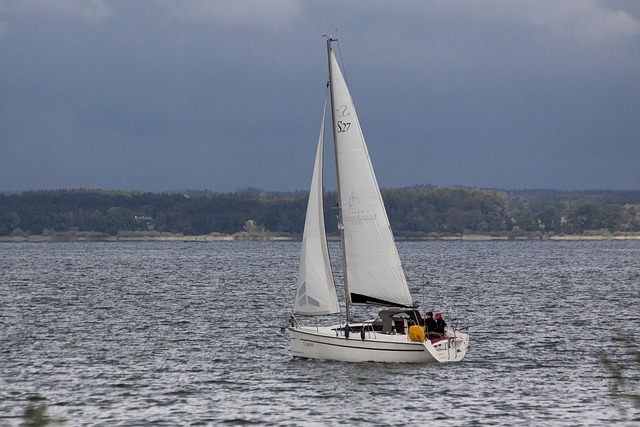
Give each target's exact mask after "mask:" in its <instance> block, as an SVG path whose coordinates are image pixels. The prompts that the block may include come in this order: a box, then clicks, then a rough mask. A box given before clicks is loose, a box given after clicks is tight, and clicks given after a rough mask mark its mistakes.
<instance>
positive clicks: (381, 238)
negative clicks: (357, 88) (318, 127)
mask: <svg viewBox="0 0 640 427" xmlns="http://www.w3.org/2000/svg"><path fill="white" fill-rule="evenodd" d="M329 61H330V65H329V66H330V73H329V74H330V76H331V81H330V86H331V101H332V103H331V104H332V105H331V106H332V108H333V111H332V114H333V126H334V140H335V141H334V142H335V150H336V171H337V174H338V192H339V195H340V214H341V226H342V231H343V252H344V253H343V256H344V265H345V266H346V274H345V276H346V277H345V283H346V288H347V289H348V294H349V295H348V298H349V299H350V301H351V303H352V304H380V305H397V306H411V305H412V304H413V298H412V297H411V293H410V292H409V287H408V286H407V281H406V278H405V275H404V270H403V268H402V264H401V262H400V256H399V255H398V250H397V248H396V245H395V242H394V239H393V234H392V232H391V226H390V224H389V219H388V218H387V213H386V211H385V208H384V203H383V201H382V196H381V195H380V189H379V187H378V183H377V181H376V177H375V174H374V172H373V167H372V165H371V159H370V157H369V152H368V150H367V145H366V143H365V140H364V136H363V134H362V130H361V128H360V122H359V121H358V116H357V114H356V110H355V107H354V104H353V100H352V99H351V95H350V93H349V89H348V88H347V84H346V82H345V80H344V77H343V75H342V72H341V71H340V67H339V66H338V62H337V60H336V57H335V54H334V53H333V50H332V49H330V51H329Z"/></svg>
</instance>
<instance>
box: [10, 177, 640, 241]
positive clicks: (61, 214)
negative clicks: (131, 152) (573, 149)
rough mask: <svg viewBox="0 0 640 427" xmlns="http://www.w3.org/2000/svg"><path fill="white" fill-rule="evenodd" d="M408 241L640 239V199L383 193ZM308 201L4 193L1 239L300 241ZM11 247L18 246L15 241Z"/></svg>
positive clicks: (329, 202) (287, 196)
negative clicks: (636, 235)
mask: <svg viewBox="0 0 640 427" xmlns="http://www.w3.org/2000/svg"><path fill="white" fill-rule="evenodd" d="M381 192H382V196H383V199H384V201H385V205H386V207H387V212H388V215H389V221H390V223H391V227H392V229H393V232H394V234H395V235H396V237H398V238H406V239H428V238H446V237H451V236H462V235H467V236H473V235H483V236H490V237H491V236H493V237H501V238H530V239H542V238H553V237H554V236H589V235H594V236H595V235H599V236H602V235H611V236H614V235H622V234H632V235H633V234H634V233H640V191H579V192H576V191H570V192H566V191H555V190H530V191H504V190H485V189H473V188H462V187H428V186H419V187H411V188H400V189H383V190H381ZM324 197H325V207H326V209H325V219H326V221H325V222H326V225H327V232H328V233H329V234H330V235H337V234H338V228H337V214H338V212H337V209H336V208H335V207H336V206H337V194H336V192H335V191H329V192H326V193H325V196H324ZM306 204H307V194H306V193H303V192H299V193H275V192H265V191H261V190H257V189H246V190H242V191H237V192H233V193H216V192H209V191H185V192H170V193H169V192H167V193H150V192H136V191H105V190H85V189H74V190H40V191H24V192H20V193H4V194H2V193H0V236H4V237H5V240H7V238H29V237H34V236H43V237H46V236H49V237H58V238H65V237H67V238H73V236H80V237H82V238H85V239H97V240H99V239H102V238H109V237H112V236H123V237H126V236H130V237H135V236H139V237H153V236H162V235H165V236H166V235H180V236H204V235H212V236H233V238H235V239H252V240H261V239H271V238H275V237H278V238H292V239H298V238H300V236H301V234H302V230H303V227H304V219H305V210H306ZM9 240H10V239H9Z"/></svg>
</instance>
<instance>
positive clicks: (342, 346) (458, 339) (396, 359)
mask: <svg viewBox="0 0 640 427" xmlns="http://www.w3.org/2000/svg"><path fill="white" fill-rule="evenodd" d="M354 326H355V325H354ZM336 330H338V331H339V332H338V334H336ZM288 331H289V336H290V338H291V350H292V352H293V357H299V358H305V359H322V360H336V361H341V362H392V363H447V362H458V361H460V360H462V359H463V358H464V356H465V354H467V349H468V347H469V336H468V335H467V334H464V333H459V332H458V333H456V335H455V336H451V337H447V338H446V339H443V340H440V341H437V342H435V343H431V341H429V340H425V342H424V343H423V342H414V341H410V340H409V338H408V336H407V335H405V334H393V335H392V334H382V333H380V332H373V331H369V332H366V333H365V338H364V339H362V337H361V335H360V333H353V332H352V333H351V334H350V336H349V338H346V337H345V336H344V335H343V334H342V331H341V330H340V325H334V326H324V327H311V326H290V327H289V328H288Z"/></svg>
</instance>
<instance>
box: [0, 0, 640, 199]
mask: <svg viewBox="0 0 640 427" xmlns="http://www.w3.org/2000/svg"><path fill="white" fill-rule="evenodd" d="M336 28H337V29H338V32H337V35H338V37H339V47H340V53H341V57H342V60H343V61H344V72H345V74H346V77H347V81H348V83H349V85H350V89H351V93H352V96H353V98H354V101H355V104H356V108H357V109H358V115H359V117H360V120H361V124H362V127H363V131H364V135H365V138H366V140H367V144H368V145H369V151H370V154H371V157H372V162H373V165H374V168H375V169H376V174H377V176H378V180H379V182H380V185H381V187H387V188H392V187H404V186H412V185H416V184H433V185H438V186H447V185H460V186H467V187H481V188H502V189H534V188H550V189H561V190H585V189H615V190H640V2H638V1H635V0H628V1H624V0H617V1H596V0H575V1H573V0H548V1H547V0H531V1H525V0H523V1H508V0H485V1H455V0H446V1H445V0H442V1H406V2H393V1H388V0H380V1H371V0H369V1H349V2H342V1H296V0H272V1H262V0H251V1H242V0H229V1H227V0H216V1H208V0H192V1H188V0H187V1H177V0H176V1H172V0H156V1H153V0H147V1H125V0H122V1H107V0H59V1H55V0H50V1H44V0H42V1H36V0H14V1H10V0H0V190H3V191H15V190H28V189H59V188H101V189H137V190H143V191H163V190H177V189H209V190H214V191H234V190H236V189H240V188H244V187H256V188H261V189H264V190H270V191H290V190H306V189H307V188H308V186H309V183H310V180H311V169H312V164H313V156H314V153H315V144H316V142H317V136H318V132H319V126H320V118H321V114H322V111H321V110H322V102H323V99H324V93H325V81H326V78H327V65H326V51H325V41H324V39H323V37H322V34H323V33H329V32H332V33H333V32H334V31H335V29H336ZM328 158H329V159H331V158H332V157H328ZM334 185H335V179H333V180H332V181H329V183H328V185H327V187H328V188H331V187H332V186H334Z"/></svg>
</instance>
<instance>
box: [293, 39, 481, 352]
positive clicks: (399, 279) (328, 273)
mask: <svg viewBox="0 0 640 427" xmlns="http://www.w3.org/2000/svg"><path fill="white" fill-rule="evenodd" d="M336 41H337V39H335V38H332V37H327V54H328V62H329V81H328V84H327V85H328V92H329V97H330V101H331V122H332V124H333V141H334V152H335V164H336V174H337V187H338V201H339V203H338V204H339V206H338V208H339V216H338V229H339V231H340V242H341V252H342V271H343V282H344V297H345V311H346V317H344V318H341V320H340V321H339V322H338V323H334V324H329V325H325V326H320V325H319V324H318V323H317V322H316V323H315V324H312V325H309V324H303V322H302V321H301V319H302V318H303V317H304V318H306V317H307V316H329V315H339V314H341V306H340V303H339V299H338V294H337V291H336V286H335V280H334V275H333V270H332V267H331V260H330V257H329V250H328V245H327V238H326V232H325V225H324V206H323V163H324V158H323V157H324V156H323V153H324V128H325V117H326V108H327V96H326V95H325V107H324V110H323V115H322V123H321V127H320V136H319V138H318V144H317V150H316V157H315V163H314V168H313V174H312V179H311V188H310V191H309V201H308V205H307V213H306V218H305V226H304V232H303V238H302V248H301V253H300V267H299V271H298V279H297V284H296V289H297V292H296V295H295V299H294V304H293V305H294V306H293V313H292V315H291V317H290V319H289V325H288V327H287V331H288V333H289V337H290V340H291V350H292V353H293V357H294V358H305V359H323V360H335V361H344V362H369V361H370V362H398V363H445V362H456V361H460V360H462V359H463V358H464V356H465V354H466V353H467V349H468V346H469V335H468V328H467V327H465V326H463V325H460V326H459V327H456V325H455V324H453V325H449V329H448V330H447V331H446V333H445V334H444V335H443V336H439V337H438V338H437V339H433V340H432V339H429V338H425V331H424V327H423V326H424V321H423V318H422V316H421V314H420V312H419V311H418V309H417V304H416V303H415V302H414V299H413V297H412V295H411V292H410V291H409V287H408V285H407V280H406V277H405V274H404V269H403V267H402V263H401V261H400V256H399V254H398V250H397V247H396V244H395V241H394V238H393V234H392V231H391V227H390V224H389V219H388V217H387V213H386V210H385V207H384V203H383V200H382V196H381V194H380V188H379V187H378V183H377V180H376V177H375V174H374V171H373V168H372V165H371V159H370V157H369V153H368V149H367V145H366V143H365V140H364V136H363V134H362V129H361V127H360V122H359V121H358V116H357V114H356V110H355V107H354V104H353V100H352V98H351V95H350V93H349V89H348V87H347V84H346V81H345V79H344V76H343V74H342V71H341V70H340V66H339V65H338V61H337V60H336V56H335V53H334V51H333V43H334V42H336ZM353 306H377V307H379V308H381V310H379V311H378V313H377V316H376V317H375V318H372V319H369V320H364V321H354V320H353V319H352V310H353V308H354V307H353ZM316 319H318V318H317V317H316ZM451 323H453V322H451ZM451 326H453V327H451ZM427 336H428V335H427Z"/></svg>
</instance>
